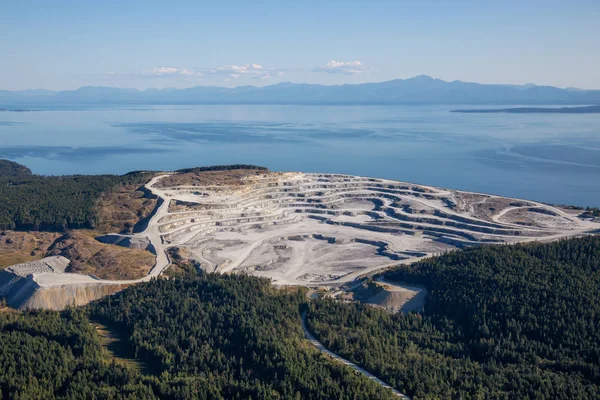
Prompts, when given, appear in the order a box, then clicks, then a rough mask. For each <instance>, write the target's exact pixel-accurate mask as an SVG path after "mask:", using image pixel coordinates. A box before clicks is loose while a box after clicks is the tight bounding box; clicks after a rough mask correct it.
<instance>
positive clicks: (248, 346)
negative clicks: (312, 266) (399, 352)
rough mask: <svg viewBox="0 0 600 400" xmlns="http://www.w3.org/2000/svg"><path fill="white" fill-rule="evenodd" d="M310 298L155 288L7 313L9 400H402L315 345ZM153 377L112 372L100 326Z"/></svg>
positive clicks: (233, 280)
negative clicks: (307, 333) (306, 321)
mask: <svg viewBox="0 0 600 400" xmlns="http://www.w3.org/2000/svg"><path fill="white" fill-rule="evenodd" d="M304 302H305V295H304V293H303V292H291V293H289V294H288V293H286V292H283V291H278V290H276V289H274V288H273V287H271V284H270V282H269V281H268V280H264V279H258V278H251V277H246V276H232V275H230V276H221V275H206V276H203V277H186V278H181V279H180V278H172V279H169V280H163V279H161V280H155V281H152V282H149V283H144V284H139V285H136V286H134V287H130V288H129V289H127V290H125V291H123V292H121V293H119V294H116V295H113V296H110V297H107V298H105V299H103V300H101V301H98V302H96V303H93V304H91V305H89V306H88V307H87V308H86V309H78V310H67V311H65V312H62V313H58V312H52V311H46V312H24V313H17V312H13V313H0V393H1V396H0V398H3V399H4V398H7V399H8V398H10V399H13V398H16V399H53V398H64V399H93V398H96V399H120V398H122V399H125V398H127V399H131V398H134V399H135V398H137V399H155V398H160V399H222V400H225V399H255V400H258V399H356V400H361V399H392V398H395V397H394V396H393V395H392V394H391V392H389V391H387V390H384V389H383V388H381V387H380V386H379V385H377V384H376V383H374V382H372V381H371V380H369V379H367V378H365V377H364V376H362V375H358V374H356V373H355V372H354V371H352V370H351V369H349V368H347V367H345V366H343V365H341V364H337V363H334V362H333V361H332V360H330V359H329V358H327V357H325V356H323V355H322V354H321V353H320V352H319V351H318V350H317V349H315V348H314V347H312V345H310V344H308V343H307V342H305V341H304V340H303V339H302V338H303V333H302V328H301V324H300V316H299V308H300V307H301V305H302V304H303V303H304ZM86 314H87V315H91V316H93V317H94V318H95V319H96V320H101V321H102V322H103V323H104V324H106V325H109V326H112V327H113V329H114V330H115V331H119V332H120V333H121V334H122V336H124V337H128V338H129V345H130V346H132V350H133V353H134V354H136V355H137V357H138V358H139V359H141V360H143V361H145V365H147V366H148V370H149V371H150V372H149V373H147V374H143V373H138V372H135V371H133V370H131V369H129V368H127V367H124V366H120V365H117V364H115V363H109V362H107V356H106V353H105V351H104V350H103V348H102V347H101V346H100V345H99V341H98V336H97V335H96V333H95V331H94V327H93V325H91V324H90V323H89V320H88V316H87V315H86Z"/></svg>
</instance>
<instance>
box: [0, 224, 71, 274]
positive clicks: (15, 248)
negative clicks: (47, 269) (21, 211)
mask: <svg viewBox="0 0 600 400" xmlns="http://www.w3.org/2000/svg"><path fill="white" fill-rule="evenodd" d="M60 236H61V234H60V233H56V232H17V231H2V232H0V268H6V267H8V266H11V265H14V264H21V263H24V262H28V261H35V260H39V259H41V258H44V257H45V256H46V251H47V249H48V247H50V245H52V243H53V242H54V241H55V240H56V239H58V238H59V237H60Z"/></svg>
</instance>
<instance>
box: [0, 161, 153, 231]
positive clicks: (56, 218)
mask: <svg viewBox="0 0 600 400" xmlns="http://www.w3.org/2000/svg"><path fill="white" fill-rule="evenodd" d="M148 179H149V175H148V174H147V173H142V172H140V173H136V174H127V175H123V176H118V175H66V176H41V175H30V176H26V175H21V176H0V229H13V230H36V231H37V230H42V231H64V230H66V229H80V228H86V229H93V228H94V227H95V226H96V224H97V222H98V215H97V209H96V205H97V202H98V199H99V197H100V195H101V194H102V193H106V192H109V191H111V190H113V189H114V188H115V187H118V186H119V185H129V184H139V185H142V184H143V183H145V182H146V181H147V180H148Z"/></svg>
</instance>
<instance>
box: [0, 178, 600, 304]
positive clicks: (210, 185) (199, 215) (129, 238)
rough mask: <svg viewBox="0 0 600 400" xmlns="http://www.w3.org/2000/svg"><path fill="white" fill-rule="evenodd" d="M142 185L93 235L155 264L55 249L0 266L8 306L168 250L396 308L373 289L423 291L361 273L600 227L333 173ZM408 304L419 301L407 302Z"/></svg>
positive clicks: (524, 204) (159, 258) (114, 282)
mask: <svg viewBox="0 0 600 400" xmlns="http://www.w3.org/2000/svg"><path fill="white" fill-rule="evenodd" d="M145 188H146V189H147V190H148V191H149V192H151V193H152V194H153V195H155V196H156V197H157V199H158V201H157V205H156V208H155V210H154V213H153V214H152V215H151V217H150V218H148V221H147V224H146V225H145V229H144V230H143V231H141V232H138V233H112V234H110V233H109V234H105V235H98V236H97V237H96V240H98V241H99V242H102V243H108V244H113V245H118V246H124V247H128V248H132V249H137V250H148V251H150V252H152V253H153V254H154V256H155V263H154V265H153V266H152V268H151V269H150V270H149V272H147V275H145V276H143V277H142V278H138V279H123V280H118V279H103V278H102V277H99V276H97V275H95V274H85V273H68V272H65V267H66V266H67V265H68V264H69V262H70V260H69V259H66V258H64V257H60V256H54V257H47V258H44V259H42V260H39V261H34V262H26V263H22V264H17V265H13V266H11V267H9V268H6V269H5V270H3V271H0V296H2V297H5V298H6V299H7V303H8V304H9V305H10V306H12V307H15V308H53V309H61V308H64V307H66V306H68V305H70V304H85V303H87V302H89V301H91V300H94V299H97V298H100V297H102V296H105V295H107V294H111V293H114V292H116V291H119V290H121V289H122V288H124V287H126V286H128V285H132V284H136V283H139V282H144V281H148V280H150V279H152V278H158V277H159V276H161V274H163V272H164V271H165V270H166V269H167V268H169V266H170V264H171V259H170V257H169V254H170V252H171V251H173V250H180V251H181V254H185V257H187V258H189V260H190V261H193V262H194V263H196V264H197V265H199V266H200V268H201V269H202V270H203V271H205V272H214V273H222V274H229V273H238V274H248V275H254V276H260V277H265V278H268V279H270V280H271V281H272V283H273V284H274V285H276V286H289V285H294V286H306V287H311V288H313V289H317V290H322V291H323V290H324V291H331V292H333V293H338V294H339V293H344V292H355V294H356V296H355V299H360V300H361V301H364V302H367V303H368V302H370V297H369V296H371V297H377V296H378V297H377V299H380V300H381V301H380V303H381V302H383V303H384V304H383V305H382V306H383V307H388V306H389V308H390V309H391V310H392V311H398V310H399V309H400V307H399V305H398V303H397V302H396V303H394V304H387V303H386V302H389V296H387V297H386V296H384V295H382V294H381V292H382V290H385V291H386V293H391V295H392V296H395V297H396V298H398V299H401V300H400V301H401V302H408V303H410V302H411V299H412V298H413V297H414V296H417V295H419V296H421V297H424V294H423V293H422V291H420V290H418V289H415V288H406V289H403V288H398V287H396V286H394V285H392V284H391V283H385V282H382V281H374V282H373V283H372V285H375V286H373V287H372V288H366V287H365V288H362V289H361V288H360V285H361V282H362V281H363V280H364V279H365V278H369V277H371V276H373V275H374V274H376V273H378V272H380V271H383V270H385V269H386V268H389V267H392V266H396V265H400V264H408V263H412V262H415V261H418V260H421V259H423V258H425V257H429V256H432V255H437V254H440V253H443V252H447V251H451V250H456V249H461V248H465V247H470V246H479V245H499V244H510V243H517V242H533V241H551V240H558V239H561V238H566V237H572V236H579V235H584V234H590V233H593V232H594V231H598V230H599V229H600V223H598V222H597V221H594V220H591V219H585V218H580V216H579V215H580V212H578V211H576V210H572V209H568V208H561V207H557V206H552V205H548V204H543V203H539V202H535V201H530V200H521V199H512V198H506V197H500V196H495V195H489V194H481V193H470V192H464V191H459V190H451V189H442V188H437V187H431V186H425V185H417V184H412V183H405V182H398V181H392V180H387V179H378V178H371V177H360V176H351V175H342V174H326V173H302V172H271V171H268V170H252V169H243V170H242V169H240V170H229V171H211V172H193V171H192V172H187V173H165V174H160V175H156V176H154V177H153V178H152V179H151V180H150V181H149V182H148V183H147V184H146V185H145ZM167 251H169V253H168V252H167ZM377 299H375V300H373V301H372V302H374V303H375V304H376V305H377V301H378V300H377ZM402 304H403V303H402ZM380 305H381V304H380ZM411 307H412V308H411V310H414V309H417V308H418V307H415V301H413V303H412V305H411Z"/></svg>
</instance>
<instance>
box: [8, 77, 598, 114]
mask: <svg viewBox="0 0 600 400" xmlns="http://www.w3.org/2000/svg"><path fill="white" fill-rule="evenodd" d="M0 104H1V105H3V107H15V106H17V107H32V106H44V105H81V104H86V105H103V104H131V105H145V104H147V105H151V104H156V105H159V104H357V105H358V104H361V105H362V104H364V105H367V104H497V105H503V104H505V105H511V104H513V105H514V104H522V105H535V104H537V105H543V104H545V105H552V104H573V105H583V104H586V105H588V104H600V90H583V89H575V88H566V89H562V88H557V87H552V86H537V85H533V84H527V85H520V86H519V85H500V84H481V83H472V82H462V81H453V82H447V81H443V80H441V79H435V78H431V77H429V76H426V75H421V76H417V77H414V78H410V79H395V80H392V81H386V82H378V83H362V84H344V85H316V84H308V83H291V82H283V83H278V84H274V85H270V86H264V87H256V86H238V87H234V88H226V87H219V86H194V87H191V88H187V89H174V88H165V89H153V88H152V89H145V90H137V89H124V88H113V87H103V86H84V87H81V88H79V89H77V90H65V91H48V90H42V89H38V90H23V91H7V90H0Z"/></svg>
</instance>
